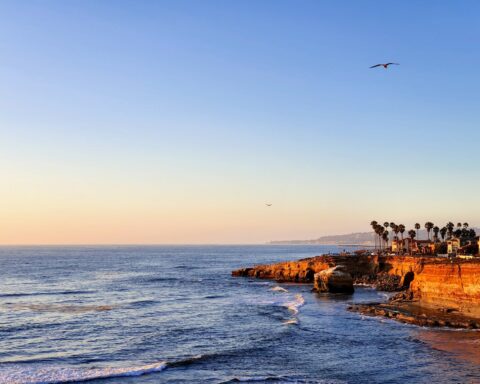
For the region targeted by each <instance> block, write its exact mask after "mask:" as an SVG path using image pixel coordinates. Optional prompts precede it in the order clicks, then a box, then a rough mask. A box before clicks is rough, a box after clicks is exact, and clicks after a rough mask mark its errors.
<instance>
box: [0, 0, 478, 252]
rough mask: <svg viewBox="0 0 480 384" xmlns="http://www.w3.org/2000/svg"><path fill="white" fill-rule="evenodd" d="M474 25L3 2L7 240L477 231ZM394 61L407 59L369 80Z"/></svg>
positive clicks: (426, 17)
mask: <svg viewBox="0 0 480 384" xmlns="http://www.w3.org/2000/svg"><path fill="white" fill-rule="evenodd" d="M479 15H480V2H478V1H453V0H452V1H433V0H432V1H408V2H406V1H378V0H376V1H302V0H300V1H293V0H291V1H285V0H270V1H269V0H261V1H258V0H246V1H233V0H225V1H221V0H218V1H196V0H192V1H181V0H175V1H174V0H171V1H17V0H15V1H5V0H3V1H0V180H1V181H0V183H1V184H0V243H1V244H54V243H62V244H65V243H73V244H85V243H88V244H98V243H116V244H118V243H258V242H265V241H269V240H281V239H308V238H315V237H318V236H320V235H324V234H337V233H349V232H354V231H368V230H369V229H370V228H369V225H368V224H369V222H370V221H371V220H372V219H376V220H379V221H382V222H383V221H384V220H388V221H395V222H397V223H400V222H403V223H405V224H406V225H407V229H408V228H409V227H411V226H412V225H413V223H415V222H417V221H418V222H421V223H424V222H425V221H427V220H431V221H433V222H435V223H436V224H439V225H443V224H444V223H445V222H446V221H449V220H452V221H455V222H456V221H462V222H463V221H468V222H469V223H470V224H471V225H480V204H479V197H478V196H479V191H480V177H479V172H478V168H479V164H480V161H479V160H480V158H479V156H480V155H479V154H480V126H479V122H480V119H479V114H480V49H479V41H480V23H479ZM385 61H395V62H399V63H400V66H395V67H393V66H392V67H390V68H389V69H388V70H384V69H383V68H376V69H369V66H371V65H373V64H376V63H380V62H385ZM265 202H271V203H272V204H273V205H272V206H271V207H266V206H265Z"/></svg>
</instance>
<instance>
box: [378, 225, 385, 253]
mask: <svg viewBox="0 0 480 384" xmlns="http://www.w3.org/2000/svg"><path fill="white" fill-rule="evenodd" d="M383 232H385V228H384V227H382V226H381V225H379V226H378V240H379V241H380V249H382V248H383V243H382V238H383Z"/></svg>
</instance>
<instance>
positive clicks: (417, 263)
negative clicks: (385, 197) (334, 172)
mask: <svg viewBox="0 0 480 384" xmlns="http://www.w3.org/2000/svg"><path fill="white" fill-rule="evenodd" d="M336 265H343V266H344V268H345V270H346V271H348V273H350V274H351V275H352V277H353V279H354V281H355V282H357V283H358V282H371V283H375V282H376V279H379V278H380V276H385V275H386V276H388V275H393V276H398V277H399V278H400V279H397V280H399V281H400V284H399V287H403V288H405V289H406V288H409V290H410V292H411V293H412V294H413V297H414V299H415V300H417V301H418V303H419V304H420V305H422V306H426V307H428V306H430V307H434V308H440V309H445V310H454V311H458V312H460V313H463V314H465V315H468V316H470V317H475V318H480V260H476V259H474V260H449V259H445V258H438V257H416V256H415V257H414V256H371V255H342V256H327V255H325V256H316V257H311V258H308V259H302V260H298V261H288V262H282V263H277V264H272V265H259V266H256V267H253V268H245V269H240V270H237V271H234V272H232V275H233V276H248V277H255V278H265V279H275V280H278V281H292V282H303V283H312V282H313V278H314V275H315V274H316V273H318V272H320V271H323V270H325V269H328V268H331V267H334V266H336Z"/></svg>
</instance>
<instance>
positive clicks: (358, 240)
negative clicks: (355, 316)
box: [267, 227, 480, 248]
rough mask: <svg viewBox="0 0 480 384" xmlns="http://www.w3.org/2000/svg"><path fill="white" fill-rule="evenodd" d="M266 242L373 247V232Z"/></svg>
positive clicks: (422, 233) (420, 234)
mask: <svg viewBox="0 0 480 384" xmlns="http://www.w3.org/2000/svg"><path fill="white" fill-rule="evenodd" d="M473 229H474V230H476V231H478V232H479V233H480V228H476V227H473ZM426 238H427V231H426V230H424V229H421V230H419V231H418V239H426ZM267 244H274V245H309V244H314V245H339V246H344V247H352V246H354V247H366V248H368V247H374V246H375V243H374V234H373V232H355V233H348V234H343V235H330V236H321V237H319V238H317V239H308V240H274V241H269V242H268V243H267Z"/></svg>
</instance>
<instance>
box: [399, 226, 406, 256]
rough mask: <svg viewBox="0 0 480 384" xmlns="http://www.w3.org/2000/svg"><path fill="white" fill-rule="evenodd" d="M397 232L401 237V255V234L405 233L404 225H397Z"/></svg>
mask: <svg viewBox="0 0 480 384" xmlns="http://www.w3.org/2000/svg"><path fill="white" fill-rule="evenodd" d="M398 231H399V232H400V236H401V237H402V251H401V252H402V253H403V233H404V232H405V225H403V224H399V225H398Z"/></svg>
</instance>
